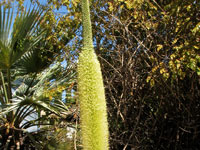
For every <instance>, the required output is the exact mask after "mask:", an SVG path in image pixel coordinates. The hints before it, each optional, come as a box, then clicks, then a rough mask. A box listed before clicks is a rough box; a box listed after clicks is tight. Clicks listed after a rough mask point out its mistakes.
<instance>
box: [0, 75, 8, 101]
mask: <svg viewBox="0 0 200 150" xmlns="http://www.w3.org/2000/svg"><path fill="white" fill-rule="evenodd" d="M1 80H2V84H3V91H4V96H5V103H8V94H7V90H6V85H5V81H4V77H3V73H2V72H1Z"/></svg>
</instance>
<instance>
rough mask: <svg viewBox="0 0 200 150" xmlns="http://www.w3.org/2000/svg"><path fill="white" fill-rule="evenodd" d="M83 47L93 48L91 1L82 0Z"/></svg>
mask: <svg viewBox="0 0 200 150" xmlns="http://www.w3.org/2000/svg"><path fill="white" fill-rule="evenodd" d="M81 6H82V20H83V49H85V48H93V42H92V26H91V21H90V8H89V1H88V0H82V5H81Z"/></svg>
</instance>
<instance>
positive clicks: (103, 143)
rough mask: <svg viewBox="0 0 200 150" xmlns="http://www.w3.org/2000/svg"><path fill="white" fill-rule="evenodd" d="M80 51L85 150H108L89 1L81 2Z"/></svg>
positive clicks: (105, 121) (81, 103)
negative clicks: (81, 39) (81, 33)
mask: <svg viewBox="0 0 200 150" xmlns="http://www.w3.org/2000/svg"><path fill="white" fill-rule="evenodd" d="M82 20H83V48H82V51H81V53H80V55H79V64H78V91H79V100H80V111H81V132H82V143H83V147H84V149H85V150H108V149H109V144H108V137H109V134H108V122H107V109H106V100H105V92H104V85H103V79H102V73H101V68H100V64H99V61H98V59H97V56H96V54H95V52H94V47H93V42H92V27H91V21H90V10H89V0H82Z"/></svg>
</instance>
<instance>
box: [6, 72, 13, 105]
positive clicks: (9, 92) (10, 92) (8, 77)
mask: <svg viewBox="0 0 200 150" xmlns="http://www.w3.org/2000/svg"><path fill="white" fill-rule="evenodd" d="M7 81H8V90H7V92H8V99H9V102H11V101H10V100H11V99H12V91H11V76H10V68H9V69H7Z"/></svg>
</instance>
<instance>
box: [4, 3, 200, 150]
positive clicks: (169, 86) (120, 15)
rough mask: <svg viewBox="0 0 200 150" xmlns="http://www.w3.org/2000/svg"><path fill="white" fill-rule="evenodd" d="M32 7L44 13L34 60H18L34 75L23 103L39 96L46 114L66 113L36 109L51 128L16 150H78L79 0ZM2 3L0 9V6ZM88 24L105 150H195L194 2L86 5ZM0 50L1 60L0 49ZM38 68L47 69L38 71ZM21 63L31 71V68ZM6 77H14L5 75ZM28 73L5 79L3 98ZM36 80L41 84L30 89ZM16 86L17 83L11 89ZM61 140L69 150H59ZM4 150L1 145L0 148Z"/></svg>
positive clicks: (198, 117)
mask: <svg viewBox="0 0 200 150" xmlns="http://www.w3.org/2000/svg"><path fill="white" fill-rule="evenodd" d="M18 2H19V4H21V5H20V7H19V9H20V10H23V7H22V4H23V1H20V0H18ZM32 2H35V5H36V4H37V5H38V6H39V7H40V8H42V9H44V13H43V14H44V20H43V23H41V24H40V25H39V29H40V30H45V31H46V32H45V34H44V35H43V37H42V38H41V40H40V42H38V43H37V44H36V45H35V47H34V52H37V51H38V50H39V52H40V53H38V54H37V55H36V56H39V57H37V59H36V58H35V57H34V59H25V60H27V61H28V62H31V60H34V61H35V62H37V63H36V65H35V66H36V68H37V69H39V68H40V67H39V68H38V66H41V68H40V69H39V70H38V71H37V75H35V78H34V83H35V84H31V85H30V84H28V85H29V87H30V88H29V91H30V92H25V93H23V96H26V97H27V96H29V97H33V96H35V95H38V94H37V93H40V94H41V96H42V99H41V98H40V99H39V100H40V101H45V102H52V103H50V104H52V105H51V106H52V107H53V108H55V107H54V106H55V105H54V102H55V101H56V100H58V101H59V102H60V101H63V102H64V105H65V106H68V109H66V110H65V111H59V112H62V113H61V114H60V113H58V112H56V113H55V112H54V113H52V111H50V110H48V109H45V108H44V107H41V108H42V110H43V111H44V112H45V115H44V116H43V117H41V118H42V119H41V121H42V123H43V124H45V123H46V124H48V125H51V126H45V127H43V128H42V129H40V130H38V131H37V132H31V133H30V132H23V134H22V137H24V138H21V139H23V140H24V142H22V144H21V147H23V145H25V143H26V144H27V145H29V146H30V145H31V144H28V143H33V144H32V148H33V149H42V148H43V149H45V148H46V149H47V147H49V149H52V148H53V147H55V146H56V145H54V144H52V143H53V142H52V141H55V143H58V144H57V146H58V145H59V143H60V144H61V146H60V147H61V148H60V149H62V146H66V147H68V148H70V149H81V147H82V145H81V142H80V136H79V105H78V98H77V93H76V63H77V61H76V60H77V57H78V53H79V50H80V47H81V46H82V38H81V32H82V25H81V24H80V22H81V15H80V0H73V1H70V0H60V1H54V0H49V1H47V2H48V3H47V4H45V5H44V4H41V3H40V2H39V1H38V2H37V1H34V0H33V1H32ZM5 3H6V2H5ZM5 3H3V2H2V4H1V5H4V6H6V4H5ZM7 6H9V4H8V5H7ZM10 6H11V5H10ZM63 9H66V10H67V12H66V14H63V13H59V10H60V11H61V10H63ZM91 17H92V26H93V35H94V38H93V40H94V46H95V51H96V53H97V55H98V58H99V61H100V63H101V67H102V72H103V77H104V84H105V90H106V99H107V106H108V121H109V130H110V149H113V150H118V149H122V150H131V149H138V150H149V149H152V150H154V149H159V150H162V149H177V150H179V149H180V150H182V149H187V150H189V149H191V150H195V149H198V147H199V146H200V145H199V138H200V126H199V125H200V102H199V99H200V92H199V91H200V89H199V88H200V78H199V77H200V52H199V47H200V2H199V1H198V0H176V1H173V0H165V1H163V0H160V1H157V0H115V1H113V0H101V1H97V0H91ZM1 18H3V17H1ZM2 20H3V19H2ZM1 31H2V26H1ZM38 31H39V30H38ZM31 36H35V34H34V35H31ZM0 50H1V51H0V55H2V54H1V52H2V47H1V48H0ZM32 50H33V49H32ZM23 56H24V55H23ZM31 56H32V55H31ZM22 58H24V57H22ZM38 58H42V59H38ZM2 60H3V59H1V60H0V61H2ZM63 61H64V62H65V63H63ZM2 62H4V61H2ZM22 62H23V61H22ZM41 62H45V63H47V62H48V63H47V64H45V65H42V64H43V63H41ZM61 62H62V63H61ZM66 62H67V63H66ZM23 64H24V65H25V64H26V65H25V66H27V65H28V64H29V65H30V66H32V63H27V62H26V63H23ZM38 64H40V65H38ZM56 64H58V65H56ZM61 64H65V65H61ZM15 65H18V64H17V63H15V64H13V67H14V66H15ZM42 66H43V67H42ZM1 67H2V65H0V69H1ZM47 70H49V71H50V70H53V71H50V72H51V73H50V74H51V75H50V74H47V73H46V72H48V71H47ZM13 71H15V72H16V71H18V70H17V69H14V68H13ZM20 71H21V70H20ZM1 72H2V73H3V77H4V78H1V80H0V87H1V92H0V99H1V109H5V105H3V103H2V100H4V99H5V93H4V90H3V89H4V87H3V79H4V82H5V87H7V86H8V79H7V77H6V76H5V75H6V73H4V71H3V70H2V69H1ZM17 73H18V72H17ZM34 74H35V70H34V71H32V72H26V74H23V76H22V75H21V76H17V77H18V78H14V77H15V76H14V75H19V74H12V76H13V77H12V78H11V81H12V84H11V85H12V86H13V88H12V90H11V93H12V94H14V93H15V92H14V90H16V89H17V88H18V87H22V85H27V84H26V83H30V82H25V79H29V81H30V79H33V77H34V76H33V75H34ZM42 75H43V78H42ZM1 76H2V75H1ZM47 76H48V77H47ZM25 77H26V78H25ZM19 79H20V80H19ZM22 79H24V80H22ZM41 79H43V80H42V81H44V82H42V83H41V82H38V81H40V80H41ZM16 81H20V82H17V83H18V84H17V85H15V84H16ZM14 83H15V84H14ZM37 83H41V85H43V86H44V88H43V89H44V90H36V89H37V88H34V85H37ZM14 85H15V86H14ZM33 90H34V91H33ZM33 93H35V95H34V94H33ZM63 93H66V96H63V95H64V94H63ZM44 97H45V98H44ZM23 106H25V104H23ZM6 107H7V106H6ZM8 107H9V106H8ZM18 108H19V109H20V108H21V107H18ZM34 108H36V107H34ZM41 108H40V109H41ZM53 108H52V109H53ZM39 112H40V110H39ZM3 118H5V116H2V117H1V122H0V135H1V136H0V143H2V141H3V140H5V135H4V133H5V132H4V131H6V129H8V127H10V126H8V124H6V123H5V120H4V119H3ZM7 121H9V120H7ZM31 123H33V122H31ZM67 127H72V128H74V129H75V134H74V138H72V139H71V142H69V141H70V140H69V139H68V138H67V137H66V134H60V133H65V132H67V131H63V129H66V128H67ZM17 129H19V128H18V127H17ZM17 129H15V128H12V130H17ZM20 129H21V128H20ZM60 131H61V132H60ZM27 134H28V135H30V136H28V135H27ZM12 135H13V137H15V136H16V135H15V134H12ZM32 137H34V138H32ZM42 137H44V138H42ZM33 139H34V140H33ZM61 139H62V140H63V143H69V145H71V147H70V146H69V145H67V144H66V145H63V144H62V142H60V141H62V140H61ZM6 141H7V140H6ZM8 141H9V140H8ZM56 141H58V142H56ZM11 143H12V142H11ZM13 143H14V145H15V142H13ZM50 143H51V144H50ZM48 144H50V146H48ZM35 145H39V146H40V148H38V147H35ZM10 146H12V144H11V145H10ZM45 146H46V147H45ZM4 147H5V145H2V144H1V148H2V149H3V148H4ZM27 148H30V147H28V146H27V147H26V148H25V146H24V149H27Z"/></svg>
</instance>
